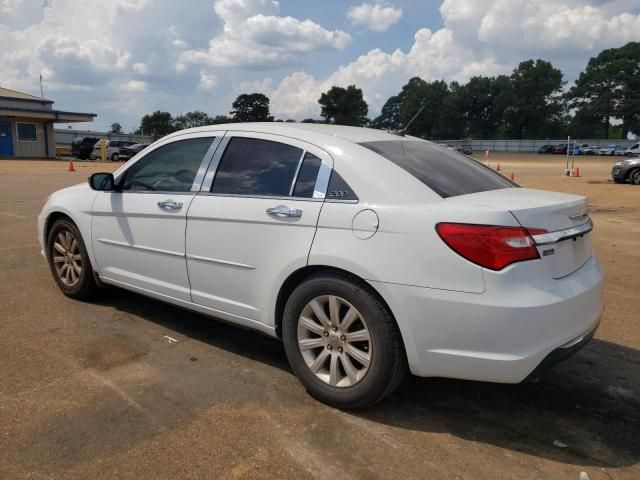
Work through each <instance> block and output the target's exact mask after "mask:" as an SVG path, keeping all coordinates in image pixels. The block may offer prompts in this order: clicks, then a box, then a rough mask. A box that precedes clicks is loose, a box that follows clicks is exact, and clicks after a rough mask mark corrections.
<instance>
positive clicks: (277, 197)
mask: <svg viewBox="0 0 640 480" xmlns="http://www.w3.org/2000/svg"><path fill="white" fill-rule="evenodd" d="M197 194H198V195H202V196H205V197H230V198H258V199H268V200H285V201H287V200H288V201H291V200H295V201H300V202H322V201H323V199H322V198H309V197H290V196H286V195H285V196H283V195H251V194H242V193H214V192H204V191H200V192H198V193H197Z"/></svg>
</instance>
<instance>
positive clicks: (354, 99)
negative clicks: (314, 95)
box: [318, 85, 369, 127]
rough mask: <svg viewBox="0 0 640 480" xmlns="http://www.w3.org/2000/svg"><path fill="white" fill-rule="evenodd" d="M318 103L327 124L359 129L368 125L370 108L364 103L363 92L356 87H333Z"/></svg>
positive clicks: (321, 96)
mask: <svg viewBox="0 0 640 480" xmlns="http://www.w3.org/2000/svg"><path fill="white" fill-rule="evenodd" d="M318 103H319V104H320V105H321V106H322V111H321V115H322V116H323V117H324V118H325V120H326V121H327V122H329V121H333V122H334V123H336V124H338V125H352V126H357V127H361V126H363V125H365V124H366V123H367V112H368V111H369V107H368V105H367V102H365V101H364V97H363V95H362V90H361V89H360V88H356V86H355V85H349V86H348V87H347V88H342V87H331V88H330V89H329V91H327V92H325V93H323V94H322V95H320V99H319V100H318Z"/></svg>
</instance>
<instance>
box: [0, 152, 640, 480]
mask: <svg viewBox="0 0 640 480" xmlns="http://www.w3.org/2000/svg"><path fill="white" fill-rule="evenodd" d="M490 161H491V164H492V165H493V166H494V167H495V165H496V162H497V161H499V162H500V166H501V169H502V170H503V171H504V172H505V173H506V174H507V175H508V174H510V173H511V172H514V174H515V176H516V180H517V181H518V182H520V183H521V184H522V185H523V186H526V187H533V188H541V189H549V190H559V191H566V192H571V193H578V194H584V195H587V196H588V197H589V203H590V212H591V215H592V218H593V219H594V222H595V225H596V226H595V230H594V233H593V239H594V246H595V248H596V251H597V253H598V255H599V256H600V258H601V260H602V263H603V264H604V267H605V269H606V311H605V313H604V316H603V319H602V324H601V327H600V329H599V330H598V332H597V334H596V337H595V339H594V340H593V341H592V342H591V343H590V344H589V345H588V346H587V347H585V348H584V349H583V350H582V351H581V352H580V353H578V354H577V355H576V356H575V357H573V358H571V359H570V360H568V361H567V362H565V363H563V364H561V365H558V366H557V367H556V368H555V369H553V370H551V371H550V372H548V374H547V375H546V376H545V377H544V378H543V379H541V380H540V381H539V382H537V383H533V384H522V385H496V384H487V383H479V382H465V381H457V380H443V379H418V378H407V380H406V381H405V382H404V383H403V384H402V385H401V387H400V388H399V389H398V390H397V391H396V392H395V393H394V394H393V395H392V396H391V397H390V398H389V399H388V400H386V401H385V402H383V403H382V404H380V405H378V406H376V407H374V408H372V409H369V410H366V411H361V412H341V411H338V410H334V409H331V408H328V407H325V406H324V405H322V404H319V403H318V402H316V401H314V400H313V399H312V398H310V397H309V396H308V395H307V394H306V393H305V391H304V389H303V388H302V386H301V385H300V384H299V383H298V381H297V380H296V378H295V377H294V376H293V374H292V373H291V371H290V369H289V367H288V365H287V361H286V358H285V356H284V353H283V350H282V347H281V345H280V344H279V343H278V342H277V341H274V340H271V339H268V338H266V337H263V336H260V335H258V334H255V333H251V332H248V331H245V330H241V329H238V328H234V327H231V326H227V325H225V324H222V323H218V322H216V321H214V320H211V319H208V318H204V317H201V316H199V315H196V314H192V313H189V312H185V311H183V310H180V309H178V308H174V307H171V306H167V305H165V304H162V303H160V302H156V301H154V300H149V299H147V298H144V297H141V296H138V295H135V294H132V293H128V292H126V291H122V290H117V289H109V290H106V291H105V292H104V293H103V294H102V295H101V297H100V298H99V300H98V301H96V302H94V303H82V302H77V301H72V300H70V299H68V298H66V297H64V296H63V295H62V294H61V293H60V292H59V291H58V290H57V288H56V286H55V284H54V282H53V280H52V279H51V277H50V273H49V271H48V268H47V265H46V264H45V262H44V260H43V259H42V257H41V256H40V253H39V247H38V246H37V240H36V227H35V222H36V216H37V213H38V211H39V210H40V208H41V206H42V204H43V203H44V199H45V197H46V196H47V195H48V194H49V193H51V192H52V191H54V190H57V189H59V188H61V187H63V186H66V185H72V184H75V183H79V182H81V181H84V180H85V179H86V177H87V176H88V174H89V173H92V172H95V171H99V170H107V169H114V168H115V167H116V164H107V165H100V164H91V163H76V169H77V171H76V172H74V173H71V172H67V171H66V168H67V162H64V161H57V162H38V161H33V162H27V161H22V162H20V161H0V207H1V208H0V239H1V240H2V241H1V242H0V282H1V284H2V285H4V288H3V289H2V290H1V291H0V305H2V307H3V308H2V311H3V315H2V320H0V478H2V479H5V478H6V479H14V478H15V479H20V478H35V479H49V478H91V479H94V478H121V479H127V478H132V479H134V478H135V479H142V478H145V479H146V478H149V479H157V478H266V477H278V478H281V479H288V478H308V477H310V478H319V479H324V478H342V479H352V478H354V479H357V478H385V479H386V478H388V479H392V478H416V479H439V478H447V479H494V480H495V479H528V480H531V479H575V480H577V479H578V478H579V477H580V473H581V472H586V473H587V474H588V476H589V478H590V479H592V480H595V479H609V480H610V479H636V480H637V479H638V478H640V465H639V463H640V325H639V323H640V313H639V312H640V294H639V287H638V285H640V187H635V186H632V185H614V184H612V183H610V182H609V181H608V178H609V172H610V169H611V164H612V163H613V161H614V160H613V159H610V158H607V159H601V158H597V157H596V158H579V159H578V162H579V163H578V165H579V167H580V170H581V173H582V174H583V175H584V176H583V177H581V178H566V177H563V176H562V175H561V172H562V170H563V168H564V157H551V156H538V155H518V154H502V155H498V154H494V155H492V157H491V159H490ZM167 337H171V338H172V339H175V340H177V341H176V342H173V341H171V340H170V339H168V338H167Z"/></svg>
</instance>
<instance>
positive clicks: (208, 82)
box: [198, 72, 218, 90]
mask: <svg viewBox="0 0 640 480" xmlns="http://www.w3.org/2000/svg"><path fill="white" fill-rule="evenodd" d="M217 86H218V77H216V76H215V75H213V74H211V73H205V72H200V82H199V83H198V87H200V88H201V89H202V90H214V89H215V88H216V87H217Z"/></svg>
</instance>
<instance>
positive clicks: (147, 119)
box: [138, 110, 176, 138]
mask: <svg viewBox="0 0 640 480" xmlns="http://www.w3.org/2000/svg"><path fill="white" fill-rule="evenodd" d="M175 130H176V128H175V125H174V120H173V117H172V116H171V114H170V113H169V112H161V111H160V110H156V111H155V112H153V113H151V114H147V115H145V116H144V117H142V120H140V128H139V129H138V133H144V134H145V135H153V136H154V137H156V138H157V137H164V136H165V135H168V134H170V133H172V132H175Z"/></svg>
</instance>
